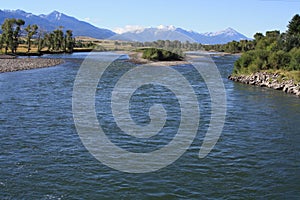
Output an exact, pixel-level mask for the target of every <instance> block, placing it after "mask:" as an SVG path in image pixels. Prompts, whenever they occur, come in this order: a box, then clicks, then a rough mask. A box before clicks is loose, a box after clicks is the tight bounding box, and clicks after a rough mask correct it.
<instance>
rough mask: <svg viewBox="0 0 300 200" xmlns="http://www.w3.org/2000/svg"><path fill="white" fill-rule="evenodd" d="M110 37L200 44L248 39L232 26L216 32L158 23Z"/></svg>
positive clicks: (140, 40)
mask: <svg viewBox="0 0 300 200" xmlns="http://www.w3.org/2000/svg"><path fill="white" fill-rule="evenodd" d="M111 39H115V40H128V41H139V42H150V41H156V40H179V41H182V42H185V41H189V42H197V43H201V44H225V43H228V42H231V41H233V40H235V41H240V40H249V38H247V37H246V36H245V35H243V34H241V33H239V32H237V31H236V30H234V29H233V28H227V29H225V30H222V31H218V32H208V33H197V32H195V31H187V30H185V29H182V28H176V27H174V26H163V25H160V26H158V27H156V28H153V27H150V28H143V29H141V28H139V29H137V30H131V31H127V32H124V33H121V34H116V35H114V36H112V37H111Z"/></svg>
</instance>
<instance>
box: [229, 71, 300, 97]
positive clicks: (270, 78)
mask: <svg viewBox="0 0 300 200" xmlns="http://www.w3.org/2000/svg"><path fill="white" fill-rule="evenodd" d="M228 78H229V79H230V80H232V81H235V82H240V83H244V84H249V85H257V86H260V87H268V88H272V89H275V90H281V91H283V92H285V93H290V94H294V95H296V96H298V97H300V83H295V82H294V81H293V80H279V74H278V73H268V72H256V73H254V74H251V75H239V76H234V75H230V76H229V77H228Z"/></svg>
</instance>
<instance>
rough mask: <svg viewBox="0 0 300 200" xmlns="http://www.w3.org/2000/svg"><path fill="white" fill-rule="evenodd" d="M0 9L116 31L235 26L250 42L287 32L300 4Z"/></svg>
mask: <svg viewBox="0 0 300 200" xmlns="http://www.w3.org/2000/svg"><path fill="white" fill-rule="evenodd" d="M0 9H2V10H3V9H10V10H15V9H22V10H25V11H27V12H31V13H33V14H48V13H50V12H52V11H53V10H57V11H59V12H63V13H65V14H67V15H71V16H74V17H76V18H78V19H80V20H85V21H88V22H90V23H92V24H93V25H96V26H98V27H104V28H109V29H112V30H114V29H115V28H117V27H124V26H126V25H136V26H144V27H149V26H152V27H155V26H158V25H161V24H163V25H174V26H176V27H181V28H185V29H188V30H194V31H197V32H200V33H203V32H210V31H212V32H214V31H219V30H223V29H225V28H227V27H232V28H234V29H236V30H237V31H239V32H241V33H243V34H245V35H246V36H248V37H252V36H253V35H254V33H256V32H263V33H264V32H265V31H267V30H280V31H285V30H286V26H287V24H288V21H289V20H290V19H291V18H292V17H293V16H294V15H295V14H297V13H300V1H299V0H248V1H246V0H227V1H226V0H205V1H201V0H106V1H102V0H90V1H89V0H85V1H83V0H72V1H62V0H48V1H41V0H26V1H24V0H14V1H8V0H6V1H2V2H1V6H0Z"/></svg>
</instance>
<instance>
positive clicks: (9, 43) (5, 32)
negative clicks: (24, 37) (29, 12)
mask: <svg viewBox="0 0 300 200" xmlns="http://www.w3.org/2000/svg"><path fill="white" fill-rule="evenodd" d="M15 21H16V19H9V18H8V19H6V20H5V21H4V23H3V24H2V26H1V29H2V41H3V45H4V48H5V54H7V51H8V49H9V48H10V49H11V50H12V49H13V33H14V31H13V25H14V23H15Z"/></svg>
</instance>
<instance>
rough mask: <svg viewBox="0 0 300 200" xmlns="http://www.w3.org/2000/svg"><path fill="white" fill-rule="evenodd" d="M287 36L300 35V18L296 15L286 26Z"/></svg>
mask: <svg viewBox="0 0 300 200" xmlns="http://www.w3.org/2000/svg"><path fill="white" fill-rule="evenodd" d="M287 27H288V31H287V34H289V35H297V34H300V16H299V14H296V15H295V16H294V17H293V18H292V20H291V21H290V22H289V24H288V26H287Z"/></svg>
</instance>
